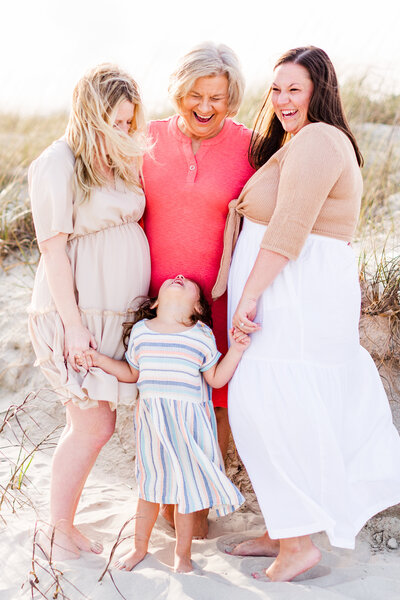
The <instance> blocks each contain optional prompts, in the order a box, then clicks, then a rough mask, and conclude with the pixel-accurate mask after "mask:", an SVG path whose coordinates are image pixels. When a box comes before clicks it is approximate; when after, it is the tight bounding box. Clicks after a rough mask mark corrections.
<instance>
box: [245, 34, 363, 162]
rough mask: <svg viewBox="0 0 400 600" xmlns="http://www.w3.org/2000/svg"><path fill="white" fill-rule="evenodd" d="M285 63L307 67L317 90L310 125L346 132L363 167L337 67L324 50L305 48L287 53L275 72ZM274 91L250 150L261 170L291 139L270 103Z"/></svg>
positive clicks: (259, 119) (263, 109)
mask: <svg viewBox="0 0 400 600" xmlns="http://www.w3.org/2000/svg"><path fill="white" fill-rule="evenodd" d="M284 63H293V64H296V65H301V66H302V67H304V68H306V69H307V71H308V73H309V75H310V79H311V81H312V82H313V85H314V89H313V93H312V96H311V99H310V104H309V107H308V115H307V116H308V120H309V121H310V123H318V122H322V123H328V124H329V125H334V126H335V127H337V128H338V129H340V131H343V133H345V134H346V135H347V137H348V138H349V140H350V141H351V143H352V144H353V148H354V152H355V154H356V157H357V162H358V164H359V165H360V166H362V165H363V164H364V160H363V157H362V154H361V152H360V149H359V147H358V144H357V142H356V139H355V137H354V135H353V133H352V131H351V129H350V126H349V124H348V122H347V119H346V116H345V114H344V110H343V105H342V101H341V98H340V93H339V86H338V81H337V77H336V72H335V69H334V66H333V64H332V62H331V60H330V58H329V56H328V55H327V53H326V52H325V51H324V50H322V49H321V48H316V47H315V46H302V47H300V48H293V49H292V50H289V51H288V52H285V54H283V55H282V56H281V57H280V58H279V60H278V61H277V62H276V64H275V66H274V70H275V69H276V68H277V67H279V66H280V65H283V64H284ZM271 92H272V88H269V90H268V92H267V94H266V97H265V99H264V102H263V105H262V107H261V109H260V111H259V113H258V115H257V117H256V122H255V125H254V129H253V134H252V137H251V142H250V148H249V160H250V163H251V164H252V165H253V166H254V167H255V168H256V169H258V168H260V167H261V166H262V165H263V164H265V163H266V162H267V160H268V159H269V158H271V156H272V155H273V154H275V152H277V150H279V148H281V147H282V146H283V145H284V144H285V143H286V142H287V141H288V139H289V138H290V133H287V132H286V131H285V130H284V128H283V127H282V124H281V122H280V121H279V119H278V117H277V116H276V114H275V112H274V109H273V107H272V102H271Z"/></svg>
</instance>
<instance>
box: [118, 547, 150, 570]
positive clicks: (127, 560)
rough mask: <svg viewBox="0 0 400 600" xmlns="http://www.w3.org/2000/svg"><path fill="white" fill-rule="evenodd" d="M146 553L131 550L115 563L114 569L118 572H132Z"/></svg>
mask: <svg viewBox="0 0 400 600" xmlns="http://www.w3.org/2000/svg"><path fill="white" fill-rule="evenodd" d="M146 554H147V551H145V550H131V551H130V552H128V553H127V554H124V555H123V556H121V558H119V559H118V560H117V561H116V562H115V563H114V567H115V568H116V569H119V570H120V571H132V569H133V568H134V567H136V565H138V564H139V563H140V562H142V560H143V559H144V557H145V556H146Z"/></svg>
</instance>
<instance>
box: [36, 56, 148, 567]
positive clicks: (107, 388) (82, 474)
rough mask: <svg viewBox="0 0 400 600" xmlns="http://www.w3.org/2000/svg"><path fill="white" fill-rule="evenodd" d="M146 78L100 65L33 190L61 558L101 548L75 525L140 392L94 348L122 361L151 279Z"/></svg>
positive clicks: (40, 335) (40, 357)
mask: <svg viewBox="0 0 400 600" xmlns="http://www.w3.org/2000/svg"><path fill="white" fill-rule="evenodd" d="M143 131H144V118H143V115H142V106H141V100H140V96H139V93H138V89H137V86H136V83H135V81H134V80H133V79H132V78H131V77H130V76H129V75H128V74H126V73H124V72H123V71H121V70H120V69H119V68H118V67H116V66H114V65H100V66H99V67H97V68H94V69H93V70H92V71H90V72H88V73H87V74H86V76H84V77H83V78H82V79H81V80H80V81H79V82H78V84H77V86H76V88H75V90H74V95H73V104H72V110H71V115H70V118H69V122H68V126H67V130H66V133H65V136H64V137H63V138H61V139H59V140H57V141H55V142H54V143H53V144H52V145H51V146H50V147H49V148H47V149H46V150H45V151H44V152H43V153H42V154H41V155H40V156H39V158H37V159H36V160H35V161H34V162H33V163H32V165H31V167H30V170H29V190H30V196H31V201H32V212H33V219H34V224H35V229H36V234H37V241H38V244H39V249H40V252H41V259H40V263H39V267H38V270H37V274H36V279H35V285H34V291H33V296H32V302H31V306H30V309H29V312H30V315H29V331H30V336H31V340H32V344H33V347H34V350H35V353H36V357H37V361H36V364H37V365H39V366H40V367H41V369H42V371H43V373H44V375H45V376H46V377H47V379H48V381H49V382H50V384H51V385H52V387H53V388H54V390H55V392H56V394H57V396H58V398H59V399H60V400H61V402H62V403H63V404H64V405H65V409H66V419H67V423H66V427H65V429H64V431H63V433H62V435H61V437H60V440H59V443H58V446H57V448H56V450H55V453H54V457H53V464H52V477H51V490H50V519H49V524H48V528H46V527H45V528H44V531H43V532H42V536H41V544H42V545H43V547H44V549H45V551H46V552H48V551H49V546H50V539H51V534H52V533H53V531H54V533H55V535H54V545H53V549H52V555H53V558H58V559H69V558H77V557H78V556H79V554H80V550H84V551H92V552H95V553H99V552H101V551H102V546H101V544H100V543H96V542H92V541H91V540H89V539H87V538H86V537H85V536H83V535H82V533H81V532H80V531H79V530H78V529H77V528H76V527H75V526H74V524H73V522H74V517H75V512H76V509H77V505H78V502H79V499H80V496H81V493H82V489H83V486H84V484H85V481H86V478H87V476H88V474H89V472H90V470H91V468H92V466H93V464H94V462H95V460H96V458H97V456H98V454H99V452H100V450H101V448H102V447H103V446H104V444H105V443H106V442H107V441H108V440H109V438H110V437H111V435H112V433H113V431H114V425H115V408H116V406H117V405H118V403H120V402H130V401H132V399H133V397H134V387H133V386H132V385H131V384H123V383H119V382H118V381H117V379H116V378H115V377H113V376H112V375H108V374H106V373H104V372H103V371H101V370H100V369H97V368H89V369H87V364H86V361H85V359H84V351H85V350H87V349H89V348H90V347H92V348H97V349H98V350H99V351H101V352H103V353H105V354H107V355H108V356H111V357H114V358H117V359H121V358H122V356H123V353H124V347H123V344H122V335H121V334H122V328H121V324H122V322H123V320H124V315H125V312H126V309H127V307H128V305H129V302H130V301H131V300H132V299H133V298H135V297H136V296H138V295H142V294H146V293H147V291H148V286H149V281H150V256H149V248H148V243H147V239H146V237H145V235H144V233H143V230H142V229H141V228H140V226H139V225H138V221H139V219H140V218H141V216H142V214H143V211H144V206H145V199H144V194H143V190H142V188H141V186H140V183H139V169H140V165H141V158H142V154H143V152H144V150H145V149H146V141H145V137H144V134H143Z"/></svg>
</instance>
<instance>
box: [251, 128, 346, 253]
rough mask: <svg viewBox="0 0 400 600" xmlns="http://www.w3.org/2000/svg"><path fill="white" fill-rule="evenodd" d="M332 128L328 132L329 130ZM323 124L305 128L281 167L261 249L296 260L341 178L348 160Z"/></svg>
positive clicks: (334, 136)
mask: <svg viewBox="0 0 400 600" xmlns="http://www.w3.org/2000/svg"><path fill="white" fill-rule="evenodd" d="M327 128H328V129H327ZM333 133H334V134H335V135H332V130H331V126H329V125H325V124H323V123H312V124H310V125H307V126H305V127H304V128H303V129H302V130H301V131H299V133H298V134H297V135H296V136H295V137H294V138H293V140H292V141H291V147H290V149H289V150H288V153H287V155H286V157H285V159H284V161H283V163H282V165H281V171H280V177H279V186H278V194H277V201H276V207H275V210H274V213H273V215H272V217H271V220H270V222H269V224H268V226H267V230H266V232H265V234H264V237H263V239H262V242H261V248H264V249H266V250H272V251H274V252H277V253H278V254H282V255H283V256H286V257H287V258H289V259H292V260H295V259H296V258H297V257H298V256H299V254H300V252H301V249H302V247H303V245H304V243H305V241H306V239H307V236H308V235H309V234H310V232H311V230H312V228H313V225H314V223H315V221H316V219H317V217H318V215H319V212H320V210H321V208H322V206H323V204H324V202H325V200H326V199H327V197H328V196H329V193H330V191H331V190H332V188H333V186H334V185H335V183H336V182H337V180H338V179H339V177H340V175H341V173H342V171H343V167H344V164H343V163H344V160H343V156H342V153H341V152H340V148H339V147H338V143H337V132H336V131H334V132H333Z"/></svg>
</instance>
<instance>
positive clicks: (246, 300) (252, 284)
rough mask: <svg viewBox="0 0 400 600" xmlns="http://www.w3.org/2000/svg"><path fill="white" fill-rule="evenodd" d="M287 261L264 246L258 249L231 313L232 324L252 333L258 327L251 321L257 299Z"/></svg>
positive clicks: (253, 316) (284, 257)
mask: <svg viewBox="0 0 400 600" xmlns="http://www.w3.org/2000/svg"><path fill="white" fill-rule="evenodd" d="M288 262H289V259H288V258H286V256H283V255H282V254H278V253H277V252H272V250H265V249H264V248H261V249H260V251H259V253H258V255H257V258H256V261H255V263H254V266H253V268H252V270H251V273H250V275H249V277H248V279H247V281H246V284H245V286H244V288H243V292H242V297H241V299H240V301H239V304H238V306H237V308H236V311H235V314H234V315H233V319H232V325H234V326H235V327H237V328H239V329H241V330H242V331H244V332H246V333H253V332H254V331H256V330H257V329H259V328H260V326H259V325H258V324H257V323H254V322H253V320H254V319H255V316H256V310H257V301H258V299H259V297H260V296H261V294H262V293H263V292H264V290H265V289H266V288H267V287H268V286H269V285H271V283H272V282H273V281H274V279H275V277H276V276H277V275H279V273H280V272H281V271H282V269H283V268H284V267H285V266H286V265H287V263H288Z"/></svg>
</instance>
